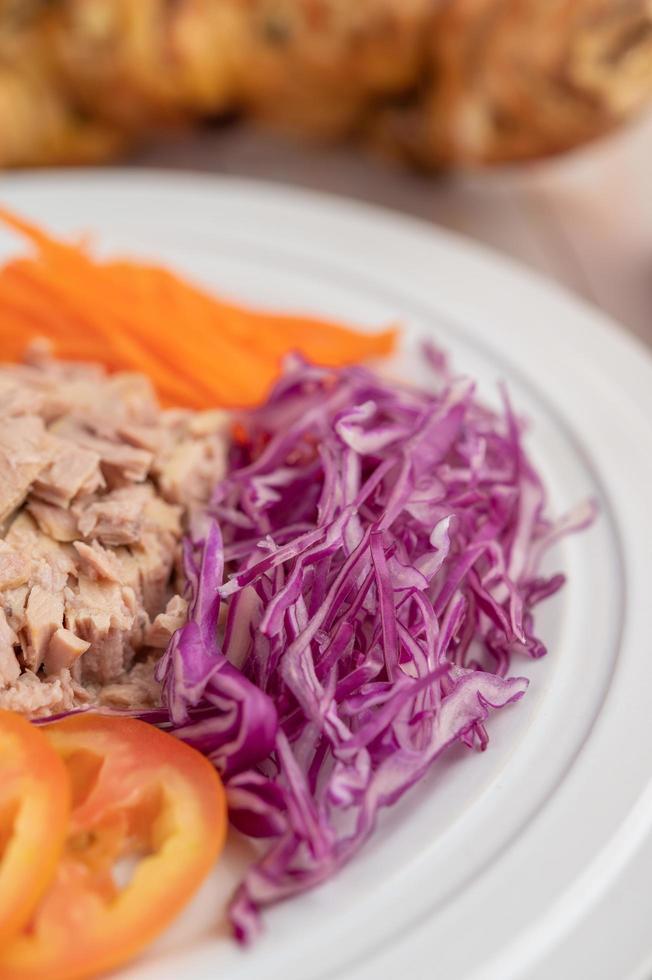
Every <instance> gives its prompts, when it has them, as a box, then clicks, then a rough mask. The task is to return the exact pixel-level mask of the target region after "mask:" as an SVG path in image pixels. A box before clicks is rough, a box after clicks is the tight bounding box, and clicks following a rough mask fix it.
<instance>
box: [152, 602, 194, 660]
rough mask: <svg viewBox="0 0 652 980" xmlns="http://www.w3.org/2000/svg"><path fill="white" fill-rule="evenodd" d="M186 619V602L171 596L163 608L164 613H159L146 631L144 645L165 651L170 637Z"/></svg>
mask: <svg viewBox="0 0 652 980" xmlns="http://www.w3.org/2000/svg"><path fill="white" fill-rule="evenodd" d="M187 618H188V603H187V602H186V600H185V599H184V598H183V597H182V596H180V595H175V596H172V598H171V599H170V601H169V602H168V604H167V606H166V608H165V612H163V613H159V614H158V616H157V617H156V619H155V620H154V622H153V623H152V625H151V626H150V628H149V629H148V630H147V633H146V634H145V644H146V645H147V646H148V647H155V648H157V649H160V650H165V648H166V647H167V645H168V643H169V642H170V639H171V637H172V635H173V634H174V633H176V631H177V630H178V629H181V627H182V626H183V625H184V624H185V622H186V620H187Z"/></svg>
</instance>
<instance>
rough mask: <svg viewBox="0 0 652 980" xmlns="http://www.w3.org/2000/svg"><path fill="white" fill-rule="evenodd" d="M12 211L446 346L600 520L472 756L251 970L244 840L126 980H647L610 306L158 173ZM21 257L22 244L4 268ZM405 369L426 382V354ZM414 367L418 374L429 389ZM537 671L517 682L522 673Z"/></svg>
mask: <svg viewBox="0 0 652 980" xmlns="http://www.w3.org/2000/svg"><path fill="white" fill-rule="evenodd" d="M0 198H1V199H2V201H3V203H5V204H8V205H10V206H12V207H15V208H17V209H19V210H20V211H22V212H24V213H25V214H26V215H28V216H34V217H35V218H38V219H39V220H40V221H42V222H44V223H45V224H46V225H48V226H50V227H52V228H53V229H56V230H57V231H61V232H81V231H87V230H90V231H92V232H93V233H94V234H95V236H96V239H97V241H98V244H99V245H101V247H102V248H103V249H106V250H108V251H114V250H120V251H122V252H130V253H132V254H134V255H142V256H147V257H150V258H155V259H160V260H164V261H165V262H168V263H170V264H172V265H174V266H175V267H176V268H178V269H180V270H183V271H185V272H187V273H188V274H189V275H191V276H192V277H194V278H195V279H197V280H198V281H201V282H205V283H206V284H208V285H209V286H211V287H214V288H215V289H218V290H221V291H223V292H225V293H228V294H233V295H234V296H237V297H241V298H242V299H245V300H247V301H248V302H250V303H260V304H263V305H272V306H278V307H282V308H284V309H290V308H295V309H301V310H311V311H312V310H314V311H316V312H319V313H324V314H333V315H336V316H342V317H345V318H347V319H350V320H353V321H358V322H360V323H361V324H367V325H369V326H370V327H371V326H376V325H378V324H382V323H385V322H387V321H388V320H394V319H398V320H400V321H401V322H402V323H403V324H404V325H405V329H406V337H407V346H408V347H412V348H414V346H415V342H416V341H417V340H418V339H419V338H423V337H424V336H429V337H432V338H434V339H435V340H436V341H437V342H438V343H440V344H441V345H442V346H444V347H446V348H448V349H449V350H450V351H451V352H452V353H453V355H454V359H455V363H456V365H457V367H458V368H459V369H461V370H464V371H465V372H468V373H470V374H472V375H474V376H476V377H477V378H478V379H479V380H480V383H481V390H482V392H483V393H484V395H485V397H486V398H487V399H491V398H493V397H494V382H495V381H496V380H497V379H501V378H505V379H507V380H508V382H509V386H510V389H511V391H512V394H513V398H514V401H515V402H516V404H517V405H518V407H519V409H521V410H522V411H524V412H526V413H527V415H528V416H529V417H530V418H531V420H532V424H533V428H532V433H531V436H530V438H529V445H530V449H531V452H532V453H533V455H534V456H535V458H536V460H537V461H538V463H539V465H540V467H541V469H542V470H543V472H544V475H545V477H546V479H547V482H548V484H549V487H550V491H551V505H552V507H553V508H554V509H555V510H557V511H561V510H563V509H565V508H568V507H570V506H571V505H572V504H573V503H575V502H576V501H578V500H579V499H580V498H582V497H584V496H586V495H589V494H593V495H595V496H597V497H598V498H599V500H600V503H601V508H602V513H601V517H600V520H599V522H598V523H597V524H596V526H595V527H594V528H593V529H592V530H591V531H590V532H588V533H586V534H584V535H581V536H578V537H576V538H572V539H570V540H568V541H567V542H565V543H564V545H563V546H562V547H561V548H560V550H559V552H558V553H557V554H556V555H555V556H554V557H555V560H556V562H557V564H558V565H560V566H561V567H563V569H564V571H566V572H567V573H568V576H569V584H568V586H567V588H566V589H565V590H564V591H563V593H562V594H561V595H559V596H558V597H557V598H556V599H555V600H553V601H551V602H550V603H548V604H547V606H546V608H545V610H544V611H543V612H542V619H541V620H540V622H541V629H542V632H543V634H544V638H545V639H546V640H547V642H548V644H549V646H550V655H549V657H548V658H546V660H545V661H541V662H539V663H536V664H524V665H523V670H522V672H525V673H527V674H528V675H529V676H530V677H531V678H532V684H531V689H530V692H529V693H528V695H527V697H526V699H524V701H522V702H521V703H520V704H519V705H517V706H514V707H512V708H510V709H506V710H505V711H503V712H501V713H500V714H499V715H497V716H495V717H494V718H493V719H492V720H491V723H490V734H491V744H490V748H489V750H488V752H487V753H486V754H484V755H474V754H472V753H469V752H466V751H465V752H462V751H461V750H460V751H455V750H454V751H452V752H450V753H449V755H448V757H447V758H445V759H443V760H441V762H440V763H439V764H438V765H436V766H435V768H434V770H433V772H432V773H431V775H430V777H429V778H428V779H427V780H426V781H425V782H424V784H423V785H422V786H421V787H419V788H418V789H417V790H415V791H414V792H412V793H411V794H410V795H408V797H407V798H406V799H404V800H403V801H402V802H401V804H400V805H399V806H397V807H395V808H394V810H393V811H391V812H390V813H388V814H387V815H386V817H385V819H384V820H383V821H382V824H381V827H380V829H379V832H378V833H377V834H376V836H375V837H374V838H373V840H372V841H371V842H370V844H369V845H368V846H367V847H366V849H365V850H364V851H363V853H361V854H360V856H359V858H358V859H357V860H356V861H355V862H353V863H352V864H351V865H350V866H349V867H348V868H347V869H345V871H344V872H342V873H341V874H340V875H339V876H338V877H337V878H336V879H335V880H334V881H332V882H331V883H330V884H328V885H326V886H324V887H323V888H321V889H319V890H317V891H315V892H313V893H311V894H309V895H307V896H305V897H303V898H300V899H298V900H296V901H293V902H290V903H287V904H286V905H284V906H282V907H279V908H278V909H275V910H274V911H273V912H271V913H270V914H269V915H268V916H267V932H266V935H265V937H264V938H263V939H262V940H261V942H260V943H259V944H258V945H257V946H256V947H255V948H253V949H252V950H250V951H248V952H246V953H243V952H242V951H240V950H239V949H237V948H236V947H235V945H234V944H233V943H231V941H230V940H229V939H228V938H226V934H225V931H224V928H223V927H221V928H220V927H219V926H217V925H216V921H217V918H218V913H219V909H221V908H223V905H224V901H225V895H226V894H227V893H228V890H229V888H230V887H231V886H232V884H233V882H234V880H235V879H236V877H237V874H238V873H239V869H240V868H241V866H242V862H243V860H245V859H246V846H245V845H243V844H241V843H238V842H237V841H232V842H231V844H230V848H229V854H228V860H227V861H226V862H223V863H222V864H220V866H219V868H218V870H217V871H216V873H215V875H214V877H213V878H212V879H211V881H210V882H209V883H208V884H207V886H206V888H205V889H204V890H203V892H202V894H201V895H200V896H199V897H198V899H197V901H196V902H195V903H194V905H193V906H192V908H191V909H190V910H189V912H188V913H187V914H186V915H185V916H184V917H183V920H182V921H181V922H179V923H178V924H177V925H176V926H175V927H174V928H173V929H172V930H170V932H169V934H168V935H167V936H165V937H164V938H163V939H162V940H161V941H160V942H159V943H158V944H157V946H156V947H155V948H153V949H151V950H150V951H149V952H148V954H147V955H146V956H145V957H143V958H142V959H141V960H140V961H139V962H138V964H136V965H134V966H132V967H131V968H130V969H129V970H128V971H125V972H124V974H121V976H124V977H125V978H126V977H128V978H130V980H146V978H147V980H173V978H174V980H177V978H178V977H179V976H185V977H188V978H199V977H206V978H208V977H215V976H220V977H222V978H224V980H276V978H278V980H280V978H283V980H327V978H336V977H337V978H346V980H363V978H365V980H366V978H369V980H372V978H373V980H384V978H388V980H389V978H395V977H397V976H399V975H401V976H405V977H410V978H417V980H418V978H431V977H435V976H436V977H439V978H441V980H458V978H466V980H468V978H473V980H479V978H483V980H490V978H491V980H494V978H495V980H509V978H517V977H518V978H521V977H522V978H528V980H535V978H561V980H566V978H571V977H573V978H574V977H590V978H591V980H614V978H619V980H621V978H626V977H630V976H631V977H644V976H646V962H647V957H648V956H649V955H650V954H651V953H652V935H651V934H650V930H649V911H648V910H649V885H650V881H651V880H652V834H651V824H652V783H651V782H650V770H651V767H652V725H651V724H650V692H651V691H652V640H651V638H652V601H651V598H650V594H651V589H652V574H651V573H652V506H651V504H650V498H651V496H652V425H651V418H652V361H651V359H650V357H649V355H648V354H647V352H646V351H645V350H644V349H643V348H642V347H640V346H638V345H637V344H636V343H635V342H634V341H633V340H632V339H631V338H629V337H627V336H625V335H624V334H623V333H621V332H620V331H618V330H617V329H615V328H614V327H613V326H612V325H610V324H609V323H608V322H606V321H605V320H604V318H603V317H602V316H601V315H599V314H598V313H596V312H595V311H593V310H591V309H588V308H587V307H585V306H583V305H581V304H580V303H579V302H578V301H576V300H573V299H571V298H570V297H569V296H567V295H565V294H563V293H562V292H560V291H559V290H558V289H557V288H555V287H553V286H551V285H549V284H547V283H545V282H543V281H542V280H540V279H538V278H536V277H535V276H533V275H532V274H530V273H528V272H525V271H524V270H522V269H519V268H517V267H516V266H514V265H512V264H511V263H508V262H506V261H505V260H504V259H499V258H497V257H495V256H493V255H491V254H489V253H487V252H484V251H482V250H480V249H479V248H477V247H475V246H473V245H471V244H469V243H468V242H465V241H462V240H461V239H457V238H454V237H451V236H450V235H445V234H442V233H441V232H437V231H435V230H433V229H431V228H429V227H426V226H425V225H421V224H419V223H417V222H414V221H411V220H407V219H405V218H400V217H396V216H394V215H391V214H389V213H383V212H381V211H376V210H373V209H370V208H367V207H362V206H360V205H356V204H353V203H350V202H347V201H338V200H336V199H330V198H326V197H319V196H315V195H309V194H305V193H296V192H291V191H288V190H284V189H281V188H278V187H264V186H262V185H257V184H253V183H247V182H241V181H234V180H217V179H210V178H209V179H206V178H197V177H170V176H162V175H160V174H148V173H143V172H137V173H136V172H133V173H132V172H128V171H123V172H106V171H105V172H99V173H96V174H79V173H69V174H56V175H47V174H44V175H42V176H37V177H34V176H25V177H16V178H7V177H3V178H2V184H1V185H0ZM8 241H9V239H8V238H5V236H4V234H3V236H2V239H1V240H0V246H2V249H3V250H4V249H5V247H6V245H7V243H8ZM406 363H410V362H409V361H406ZM413 369H414V361H412V362H411V367H410V370H413ZM519 668H520V665H519Z"/></svg>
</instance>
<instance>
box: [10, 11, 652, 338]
mask: <svg viewBox="0 0 652 980" xmlns="http://www.w3.org/2000/svg"><path fill="white" fill-rule="evenodd" d="M651 103H652V0H0V167H2V168H4V169H5V170H9V169H11V168H29V167H53V166H59V165H75V166H90V165H94V166H102V165H108V164H113V165H115V164H116V163H121V164H127V165H130V166H154V167H162V168H165V167H169V168H179V167H181V168H184V169H194V170H197V171H203V172H213V173H229V174H238V175H243V176H254V177H260V178H266V179H272V180H277V181H283V182H288V183H293V184H298V185H302V186H307V187H311V188H315V189H319V190H325V191H332V192H337V193H340V194H345V195H348V196H350V197H354V198H358V199H362V200H366V201H370V202H373V203H377V204H381V205H384V206H387V207H391V208H394V209H396V210H399V211H403V212H405V213H409V214H412V215H416V216H418V217H421V218H423V219H425V220H427V221H430V222H432V223H435V224H438V225H442V226H444V227H447V228H451V229H454V230H456V231H460V232H463V233H464V234H466V235H469V236H471V237H473V238H475V239H478V240H480V241H482V242H484V243H487V244H490V245H492V246H494V247H495V248H498V249H499V250H502V251H503V252H506V253H508V254H510V255H512V256H514V257H516V258H518V259H520V260H521V261H524V262H526V263H528V264H530V265H531V266H533V267H535V268H536V269H538V270H539V271H541V272H543V273H545V274H547V275H549V276H551V277H553V278H556V279H557V280H559V281H561V282H562V283H563V284H565V285H566V286H568V287H570V288H571V289H573V290H574V291H575V292H577V293H579V294H580V295H581V296H583V297H585V298H586V299H588V300H590V301H591V302H593V303H595V304H596V305H598V306H600V307H602V308H603V309H604V310H606V311H607V312H608V313H609V314H611V315H612V316H613V317H615V318H616V319H617V320H619V321H620V322H621V323H622V324H623V325H624V326H625V327H627V328H628V329H629V330H631V331H633V332H634V333H636V334H638V336H639V337H641V338H643V339H645V340H646V341H647V342H648V343H650V344H652V116H651V115H650V111H649V106H650V104H651ZM1 180H2V177H1V175H0V186H1Z"/></svg>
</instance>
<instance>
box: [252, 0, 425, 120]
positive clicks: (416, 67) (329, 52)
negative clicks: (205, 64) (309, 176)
mask: <svg viewBox="0 0 652 980" xmlns="http://www.w3.org/2000/svg"><path fill="white" fill-rule="evenodd" d="M239 6H240V8H241V9H244V8H246V10H247V28H248V30H247V42H246V44H247V47H246V56H245V66H246V68H245V70H244V72H243V73H242V78H241V100H242V103H243V104H244V105H245V107H246V108H247V109H248V111H249V112H251V113H253V114H254V115H256V116H257V117H259V118H263V119H265V120H267V121H271V122H273V123H274V124H276V125H278V126H280V127H282V128H284V129H290V130H295V131H298V132H301V133H311V134H316V135H318V136H329V137H333V136H339V135H342V134H346V133H349V132H352V131H354V130H355V129H356V127H358V126H359V124H360V122H361V119H362V118H363V116H364V114H365V113H366V112H368V111H369V108H370V106H372V105H373V104H375V102H377V101H378V100H382V99H384V98H387V97H392V96H397V95H401V94H402V93H403V92H405V91H409V90H410V89H411V88H412V87H413V86H414V84H415V82H416V80H417V79H418V78H419V76H420V73H421V70H422V66H423V65H424V63H425V59H426V54H427V49H428V32H427V30H425V29H424V28H426V27H427V25H428V23H429V20H430V16H431V14H432V11H433V9H434V7H435V6H436V0H435V2H433V0H356V2H355V3H352V2H351V0H240V4H239Z"/></svg>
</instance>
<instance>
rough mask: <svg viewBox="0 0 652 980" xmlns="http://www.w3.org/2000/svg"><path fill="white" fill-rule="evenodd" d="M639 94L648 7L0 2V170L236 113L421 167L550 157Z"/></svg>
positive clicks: (607, 2) (524, 0)
mask: <svg viewBox="0 0 652 980" xmlns="http://www.w3.org/2000/svg"><path fill="white" fill-rule="evenodd" d="M651 94H652V0H0V165H4V166H15V165H23V164H29V163H33V164H40V163H60V162H88V161H94V160H101V159H104V158H108V157H110V156H112V155H115V154H116V153H118V152H119V151H120V150H121V149H122V148H123V147H125V146H127V145H129V144H130V143H133V141H134V140H136V139H142V138H143V137H144V136H146V135H147V134H148V133H150V132H151V131H152V130H155V129H157V128H160V127H163V126H167V125H170V124H173V125H178V124H182V123H189V122H192V121H194V120H195V119H199V118H202V117H204V116H215V115H219V114H227V113H234V112H238V113H244V114H247V115H249V116H253V117H255V118H259V119H262V120H265V121H267V122H269V123H272V124H274V125H275V126H279V127H282V128H285V129H289V130H293V131H295V132H298V133H300V134H310V135H316V136H319V137H323V138H336V137H342V136H349V135H353V136H356V135H359V136H360V137H361V138H366V139H371V140H372V141H373V142H375V143H376V144H380V145H381V146H384V147H385V148H388V149H389V150H390V151H391V152H393V153H395V154H398V155H400V156H402V157H403V158H405V159H408V160H411V161H413V162H416V163H418V164H420V165H421V166H426V167H441V166H452V165H457V164H467V165H473V164H484V163H493V162H498V161H505V160H518V159H524V158H528V157H534V156H541V155H545V154H549V153H555V152H560V151H563V150H566V149H568V148H570V147H572V146H575V145H577V144H579V143H582V142H585V141H587V140H589V139H592V138H594V137H596V136H599V135H601V134H602V133H604V132H606V131H607V130H609V129H610V128H612V127H613V126H615V125H617V124H618V123H619V122H621V121H622V120H624V119H626V118H628V117H629V116H630V115H632V114H633V113H634V112H636V111H638V110H639V109H640V108H641V107H642V106H643V104H644V103H645V102H646V101H647V100H648V99H649V97H650V95H651Z"/></svg>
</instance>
